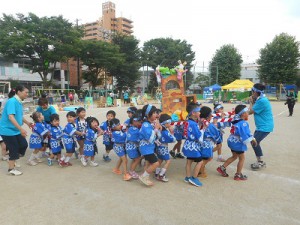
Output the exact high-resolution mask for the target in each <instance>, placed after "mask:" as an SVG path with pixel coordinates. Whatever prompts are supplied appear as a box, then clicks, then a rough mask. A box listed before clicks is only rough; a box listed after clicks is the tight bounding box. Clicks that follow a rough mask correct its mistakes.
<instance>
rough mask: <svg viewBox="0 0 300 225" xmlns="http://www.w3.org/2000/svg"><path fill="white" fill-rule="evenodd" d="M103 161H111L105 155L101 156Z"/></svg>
mask: <svg viewBox="0 0 300 225" xmlns="http://www.w3.org/2000/svg"><path fill="white" fill-rule="evenodd" d="M103 160H104V161H105V162H110V161H111V158H109V156H108V155H107V156H105V155H103Z"/></svg>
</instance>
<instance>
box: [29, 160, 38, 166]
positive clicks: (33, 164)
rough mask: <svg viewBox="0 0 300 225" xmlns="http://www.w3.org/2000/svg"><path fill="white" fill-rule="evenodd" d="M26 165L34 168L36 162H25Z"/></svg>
mask: <svg viewBox="0 0 300 225" xmlns="http://www.w3.org/2000/svg"><path fill="white" fill-rule="evenodd" d="M27 164H28V165H29V166H36V165H37V162H35V161H33V160H32V161H29V160H28V161H27Z"/></svg>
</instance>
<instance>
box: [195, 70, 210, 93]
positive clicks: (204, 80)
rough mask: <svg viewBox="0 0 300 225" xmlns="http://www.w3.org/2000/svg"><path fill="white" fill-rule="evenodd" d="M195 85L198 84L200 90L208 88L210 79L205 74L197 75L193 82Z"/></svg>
mask: <svg viewBox="0 0 300 225" xmlns="http://www.w3.org/2000/svg"><path fill="white" fill-rule="evenodd" d="M194 83H195V84H199V86H200V87H201V88H202V90H203V88H204V87H208V86H209V85H210V77H209V76H208V75H207V74H203V73H198V76H197V77H196V79H195V80H194Z"/></svg>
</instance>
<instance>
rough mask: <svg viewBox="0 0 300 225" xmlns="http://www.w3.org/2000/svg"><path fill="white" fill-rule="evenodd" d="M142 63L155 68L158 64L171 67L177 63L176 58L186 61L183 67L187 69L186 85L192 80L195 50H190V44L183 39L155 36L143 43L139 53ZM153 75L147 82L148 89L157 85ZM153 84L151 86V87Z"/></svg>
mask: <svg viewBox="0 0 300 225" xmlns="http://www.w3.org/2000/svg"><path fill="white" fill-rule="evenodd" d="M141 56H142V57H141V60H142V64H143V65H148V66H150V67H152V68H153V69H155V68H156V67H157V66H158V65H160V66H163V67H169V68H173V67H175V66H177V65H178V60H181V61H182V62H184V61H186V62H187V65H186V66H185V68H187V69H188V72H187V77H186V78H185V80H186V86H187V87H188V86H189V85H190V84H191V83H192V81H193V75H192V73H191V71H190V70H191V68H192V62H193V61H194V59H195V52H193V51H192V45H191V44H188V43H187V42H186V41H185V40H183V41H182V40H179V39H178V40H174V39H172V38H156V39H152V40H150V41H147V42H145V43H144V46H143V51H142V55H141ZM154 77H155V76H154V74H153V76H151V80H150V83H149V87H148V90H152V88H153V87H154V86H157V82H156V80H155V78H154ZM152 85H153V87H152Z"/></svg>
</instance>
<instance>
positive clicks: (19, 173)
mask: <svg viewBox="0 0 300 225" xmlns="http://www.w3.org/2000/svg"><path fill="white" fill-rule="evenodd" d="M22 174H23V173H22V172H21V171H19V170H17V169H15V168H14V169H12V170H11V171H8V175H13V176H20V175H22Z"/></svg>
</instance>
